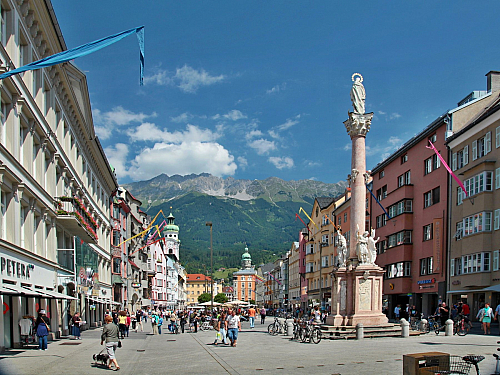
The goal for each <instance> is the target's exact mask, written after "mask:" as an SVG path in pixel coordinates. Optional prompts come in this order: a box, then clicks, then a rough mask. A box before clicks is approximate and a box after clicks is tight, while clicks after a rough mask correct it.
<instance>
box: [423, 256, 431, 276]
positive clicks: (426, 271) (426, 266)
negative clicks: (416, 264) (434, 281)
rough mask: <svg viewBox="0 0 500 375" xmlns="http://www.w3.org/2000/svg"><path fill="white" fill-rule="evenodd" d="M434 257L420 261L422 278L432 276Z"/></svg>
mask: <svg viewBox="0 0 500 375" xmlns="http://www.w3.org/2000/svg"><path fill="white" fill-rule="evenodd" d="M433 273H434V271H433V269H432V257H428V258H422V259H420V276H425V275H432V274H433Z"/></svg>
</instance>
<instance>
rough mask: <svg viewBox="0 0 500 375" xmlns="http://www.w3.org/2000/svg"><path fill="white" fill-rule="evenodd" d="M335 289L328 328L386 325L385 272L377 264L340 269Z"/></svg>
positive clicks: (327, 321) (327, 320) (327, 319)
mask: <svg viewBox="0 0 500 375" xmlns="http://www.w3.org/2000/svg"><path fill="white" fill-rule="evenodd" d="M335 277H336V279H335V280H334V282H333V287H332V314H331V315H330V316H328V317H327V318H326V324H327V325H333V326H355V325H356V324H358V323H362V324H363V325H365V326H374V325H382V324H387V322H388V320H387V317H386V316H385V315H384V314H383V313H382V284H383V277H384V270H383V269H382V268H380V267H378V266H376V265H367V264H363V265H358V266H357V267H353V266H348V267H342V268H339V269H338V271H337V272H336V273H335V276H334V278H335Z"/></svg>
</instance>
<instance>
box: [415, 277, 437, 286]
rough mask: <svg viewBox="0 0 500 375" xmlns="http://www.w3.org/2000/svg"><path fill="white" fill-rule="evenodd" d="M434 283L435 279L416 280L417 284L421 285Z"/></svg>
mask: <svg viewBox="0 0 500 375" xmlns="http://www.w3.org/2000/svg"><path fill="white" fill-rule="evenodd" d="M435 282H436V279H434V278H432V279H426V280H418V281H417V284H419V285H422V284H434V283H435Z"/></svg>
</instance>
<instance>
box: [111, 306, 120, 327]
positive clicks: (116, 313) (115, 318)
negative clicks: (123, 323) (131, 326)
mask: <svg viewBox="0 0 500 375" xmlns="http://www.w3.org/2000/svg"><path fill="white" fill-rule="evenodd" d="M111 316H112V317H113V323H115V324H116V325H118V307H117V308H116V311H113V312H112V313H111Z"/></svg>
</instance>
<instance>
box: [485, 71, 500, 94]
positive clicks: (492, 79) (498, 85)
mask: <svg viewBox="0 0 500 375" xmlns="http://www.w3.org/2000/svg"><path fill="white" fill-rule="evenodd" d="M486 89H487V90H488V92H494V91H498V90H500V72H499V71H498V70H491V71H489V72H488V73H486Z"/></svg>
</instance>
